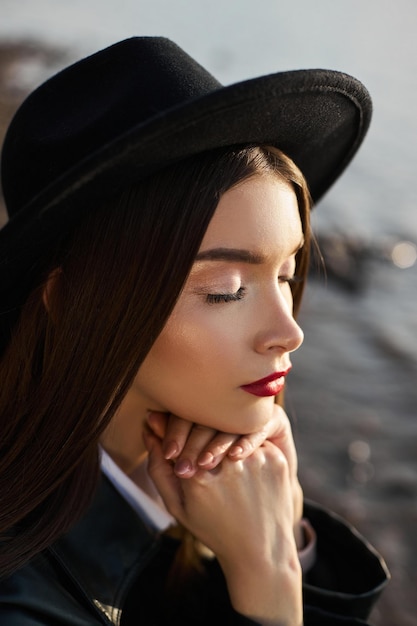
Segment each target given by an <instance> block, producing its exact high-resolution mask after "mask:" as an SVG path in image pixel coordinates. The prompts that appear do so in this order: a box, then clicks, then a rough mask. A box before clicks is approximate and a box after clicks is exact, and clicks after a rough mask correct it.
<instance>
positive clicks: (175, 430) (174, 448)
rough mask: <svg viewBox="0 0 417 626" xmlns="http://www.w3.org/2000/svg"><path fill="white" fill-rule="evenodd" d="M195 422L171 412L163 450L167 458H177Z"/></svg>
mask: <svg viewBox="0 0 417 626" xmlns="http://www.w3.org/2000/svg"><path fill="white" fill-rule="evenodd" d="M192 428H193V423H192V422H190V421H188V420H185V419H182V417H178V416H177V415H172V414H170V415H169V417H168V422H167V427H166V431H165V436H164V439H163V442H162V450H163V452H164V456H165V458H166V459H172V460H174V459H177V458H178V457H179V455H180V454H181V452H182V451H183V449H184V446H185V444H186V442H187V440H188V437H189V434H190V431H191V430H192Z"/></svg>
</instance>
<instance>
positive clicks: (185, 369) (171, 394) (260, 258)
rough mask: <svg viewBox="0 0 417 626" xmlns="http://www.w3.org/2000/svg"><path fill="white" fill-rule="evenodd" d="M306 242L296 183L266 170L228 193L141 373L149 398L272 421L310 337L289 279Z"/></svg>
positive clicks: (198, 411) (225, 424) (211, 420)
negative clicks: (295, 311) (295, 357)
mask: <svg viewBox="0 0 417 626" xmlns="http://www.w3.org/2000/svg"><path fill="white" fill-rule="evenodd" d="M302 244H303V232H302V225H301V220H300V215H299V211H298V205H297V200H296V196H295V193H294V191H293V190H292V188H291V187H290V186H289V185H288V184H287V183H285V182H283V181H281V180H280V179H279V178H277V177H274V176H272V175H262V176H261V175H258V176H255V177H253V178H251V179H249V180H246V181H244V182H243V183H241V184H239V185H238V186H236V187H234V188H233V189H231V190H229V191H227V192H226V193H225V194H224V195H223V196H222V198H221V200H220V202H219V205H218V207H217V209H216V212H215V214H214V216H213V218H212V220H211V222H210V224H209V226H208V229H207V232H206V234H205V236H204V239H203V241H202V244H201V248H200V251H199V253H198V255H197V258H196V261H195V263H194V265H193V268H192V271H191V274H190V276H189V278H188V280H187V282H186V284H185V287H184V290H183V292H182V293H181V296H180V298H179V300H178V302H177V304H176V306H175V308H174V310H173V312H172V314H171V316H170V317H169V319H168V321H167V324H166V325H165V327H164V329H163V331H162V332H161V334H160V336H159V337H158V339H157V340H156V342H155V344H154V345H153V347H152V349H151V351H150V352H149V354H148V356H147V358H146V359H145V361H144V362H143V364H142V366H141V368H140V370H139V372H138V375H137V377H136V380H135V382H134V386H133V390H132V391H134V393H135V395H137V396H138V397H139V398H140V400H141V404H143V406H145V407H146V408H147V409H149V410H159V411H166V412H170V413H174V414H175V415H178V416H180V417H183V418H185V419H188V420H191V421H193V422H197V423H200V424H203V425H205V426H210V427H212V428H215V429H217V430H221V431H225V432H231V433H239V434H246V433H250V432H254V431H256V430H259V429H260V428H261V427H262V425H263V424H264V423H266V422H267V421H268V419H269V418H270V416H271V412H272V408H273V404H274V396H275V395H276V394H277V393H279V391H280V390H281V389H282V386H283V383H284V375H285V373H286V372H288V370H289V368H290V366H291V362H290V353H291V352H292V351H294V350H296V349H297V348H298V347H299V346H300V345H301V343H302V341H303V333H302V331H301V329H300V327H299V326H298V325H297V323H296V322H295V320H294V318H293V315H292V304H293V303H292V295H291V289H290V281H291V279H293V278H294V276H295V274H296V267H295V255H296V253H297V251H298V250H299V248H300V246H302ZM265 379H266V380H265Z"/></svg>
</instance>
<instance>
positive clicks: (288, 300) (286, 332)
mask: <svg viewBox="0 0 417 626" xmlns="http://www.w3.org/2000/svg"><path fill="white" fill-rule="evenodd" d="M257 318H258V325H257V328H258V331H257V332H256V334H255V339H254V344H255V345H254V347H255V350H256V352H259V353H265V352H267V353H270V352H271V351H276V352H277V353H285V352H294V351H295V350H297V349H298V348H299V347H300V346H301V344H302V343H303V340H304V333H303V331H302V330H301V327H300V326H299V325H298V324H297V322H296V320H295V319H294V316H293V311H292V297H290V296H288V295H285V294H284V292H283V290H281V289H280V288H279V287H278V288H277V289H276V291H274V293H273V294H269V298H268V302H264V303H263V305H262V311H261V313H260V314H259V310H258V316H257Z"/></svg>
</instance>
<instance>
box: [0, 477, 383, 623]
mask: <svg viewBox="0 0 417 626" xmlns="http://www.w3.org/2000/svg"><path fill="white" fill-rule="evenodd" d="M304 514H305V517H307V518H308V519H309V520H310V522H311V524H312V525H313V527H314V528H315V530H316V533H317V540H318V543H317V560H316V564H315V566H314V567H313V568H312V570H311V571H310V572H309V574H308V577H307V579H306V581H305V585H304V599H305V605H306V606H305V622H304V623H305V626H319V625H320V626H333V625H337V624H339V625H340V626H342V624H344V625H345V626H348V625H349V624H351V625H353V624H365V623H366V622H364V621H361V619H364V620H365V619H366V618H367V616H368V614H369V612H370V610H371V608H372V606H373V604H374V602H375V600H376V599H377V597H378V595H379V594H380V592H381V590H382V589H383V587H384V585H385V584H386V582H387V580H388V577H389V575H388V572H387V569H386V566H385V564H384V562H383V560H382V559H381V558H380V557H379V555H378V554H377V553H376V552H375V551H374V549H373V548H372V547H371V546H370V545H369V544H367V543H366V541H365V540H364V539H363V538H362V537H360V536H359V535H358V534H357V533H356V531H355V530H354V529H353V528H351V527H350V526H349V525H347V524H346V523H344V522H343V521H342V520H341V519H340V518H338V517H336V516H334V515H332V514H331V513H328V512H326V511H325V510H323V509H321V508H320V507H318V506H317V505H315V504H312V503H306V505H305V512H304ZM177 547H178V544H177V541H176V540H174V539H172V538H170V537H167V536H166V535H162V536H161V535H155V534H154V533H153V532H151V531H150V530H149V529H147V528H146V527H145V525H144V524H143V523H142V522H141V520H140V519H139V517H138V516H137V514H136V513H135V512H133V510H132V509H131V508H130V506H129V505H128V504H127V503H126V501H125V500H124V499H123V498H122V497H121V496H120V494H119V493H118V492H117V491H116V490H115V488H114V487H113V485H112V484H111V483H110V482H109V481H108V480H107V478H105V477H104V476H103V477H102V479H101V482H100V485H99V488H98V491H97V494H96V497H95V499H94V501H93V503H92V505H91V507H90V509H89V510H88V511H87V513H86V515H85V516H84V517H83V519H82V520H81V522H79V523H78V524H77V525H76V526H75V527H74V528H73V529H72V530H71V531H70V532H69V533H68V534H67V535H65V536H64V537H62V538H61V539H59V540H58V541H57V542H56V543H55V544H54V545H53V546H51V547H50V548H48V549H47V550H45V551H44V552H43V553H42V554H40V555H39V556H38V557H36V558H35V559H33V560H32V561H31V562H30V563H29V564H28V565H26V566H25V567H23V568H22V569H20V570H19V571H17V572H16V573H15V574H14V575H12V576H11V577H10V578H8V579H6V580H4V581H2V582H0V624H1V626H103V625H105V626H133V625H134V626H161V625H164V626H165V625H168V624H169V625H170V626H171V625H177V624H178V626H179V624H181V626H184V625H196V626H203V625H206V624H207V625H208V624H211V625H212V624H213V623H226V624H228V625H229V626H231V625H234V626H239V625H241V626H243V625H248V626H249V625H252V624H254V622H252V621H251V620H249V619H246V618H244V617H243V616H241V615H239V614H238V613H236V612H235V611H233V609H232V607H231V606H230V603H229V599H228V596H227V591H226V586H225V582H224V579H223V575H222V573H221V570H220V568H219V566H218V564H217V561H216V560H210V561H207V568H206V571H205V575H204V577H203V578H202V579H201V580H200V582H199V583H194V582H193V581H191V582H190V583H189V594H187V595H186V600H184V599H182V600H181V601H179V602H176V601H175V596H174V597H173V598H171V600H170V601H164V600H163V596H162V594H163V591H162V589H163V581H164V579H165V577H166V572H167V570H168V569H169V568H170V567H171V562H172V557H173V554H174V552H175V550H176V549H177ZM346 618H350V619H346ZM345 620H346V621H345Z"/></svg>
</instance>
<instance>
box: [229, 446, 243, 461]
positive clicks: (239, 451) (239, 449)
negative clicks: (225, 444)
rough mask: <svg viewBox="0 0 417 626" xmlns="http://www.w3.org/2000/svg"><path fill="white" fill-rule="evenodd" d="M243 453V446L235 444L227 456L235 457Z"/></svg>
mask: <svg viewBox="0 0 417 626" xmlns="http://www.w3.org/2000/svg"><path fill="white" fill-rule="evenodd" d="M241 454H243V448H242V447H241V446H233V447H232V448H230V450H229V452H228V453H227V456H231V457H232V458H233V457H235V456H240V455H241Z"/></svg>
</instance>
